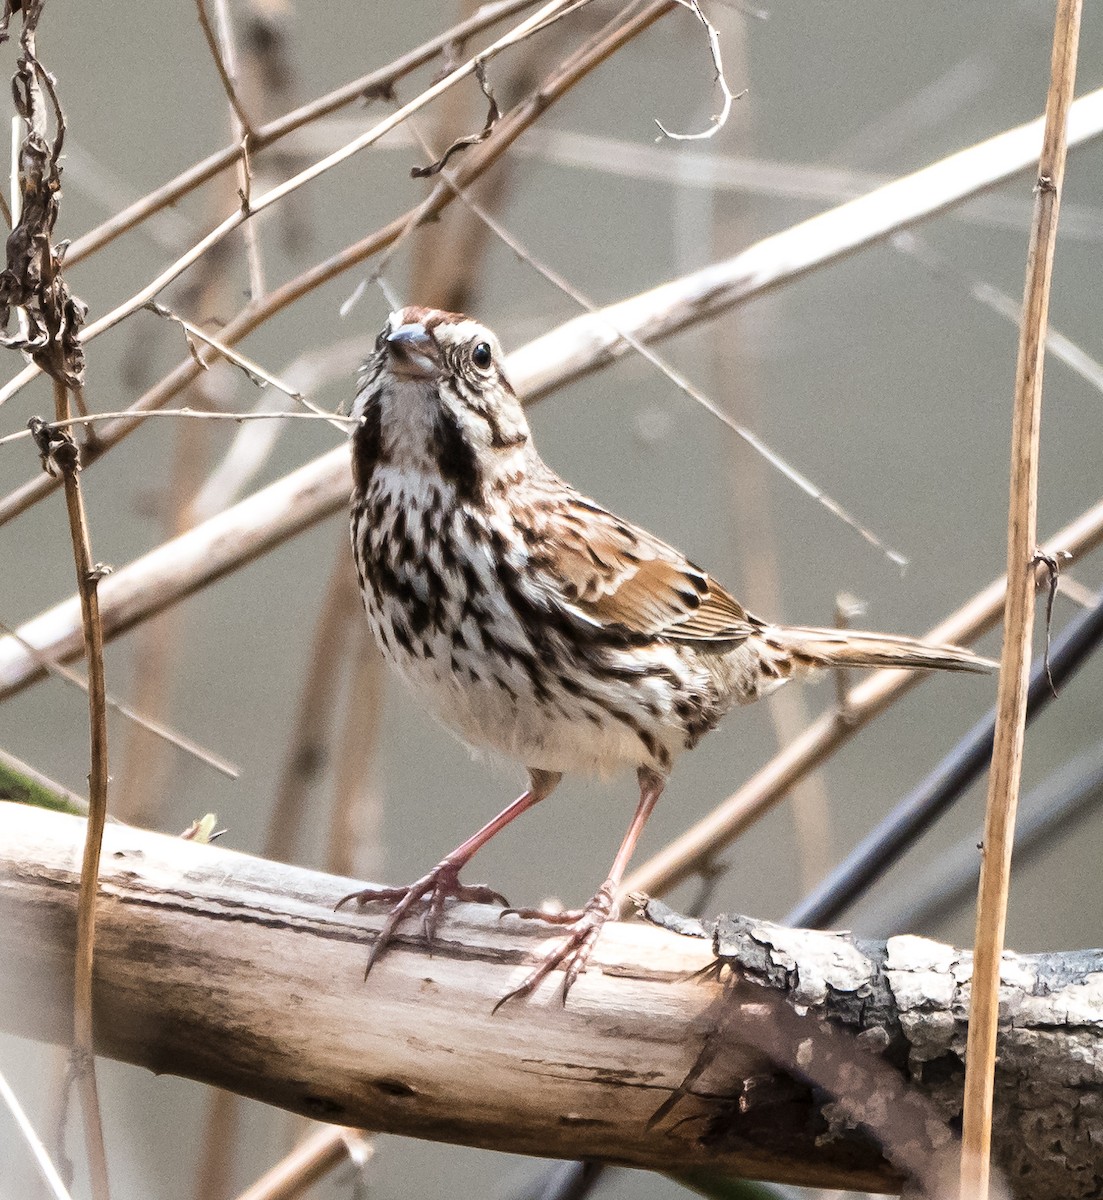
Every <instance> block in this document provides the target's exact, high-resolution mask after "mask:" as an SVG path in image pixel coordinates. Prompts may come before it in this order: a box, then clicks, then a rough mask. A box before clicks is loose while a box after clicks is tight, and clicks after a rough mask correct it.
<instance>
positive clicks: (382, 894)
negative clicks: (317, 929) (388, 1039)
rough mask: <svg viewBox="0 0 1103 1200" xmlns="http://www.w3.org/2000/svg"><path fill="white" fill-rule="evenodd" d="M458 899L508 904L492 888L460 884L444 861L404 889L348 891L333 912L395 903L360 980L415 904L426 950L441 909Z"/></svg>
mask: <svg viewBox="0 0 1103 1200" xmlns="http://www.w3.org/2000/svg"><path fill="white" fill-rule="evenodd" d="M450 898H451V899H454V900H458V901H460V902H462V903H467V904H495V903H496V904H503V905H504V904H508V903H509V902H508V901H507V900H506V898H505V897H504V896H503V895H501V894H500V893H498V892H496V891H494V889H493V888H489V887H486V886H485V885H484V884H480V883H476V884H462V883H460V880H459V867H457V866H455V865H454V864H453V863H451V862H448V861H447V860H445V861H444V862H441V863H438V864H437V865H436V866H435V867H434V868H433V869H432V870H431V871H430V872H429V873H428V874H427V875H423V876H422V877H421V878H420V879H418V880H417V881H415V882H414V883H411V884H410V885H409V886H408V887H375V886H373V887H366V888H364V889H363V890H362V891H359V892H350V893H349V894H348V895H347V896H344V897H342V898H341V899H340V900H338V902H337V903H336V905H334V911H337V910H338V909H340V908H342V907H343V906H344V905H346V904H349V903H350V902H352V901H355V902H356V903H357V904H359V905H364V904H372V903H374V902H378V901H384V902H386V901H396V903H395V905H394V907H393V908H392V909H391V911H390V912H389V913H388V914H387V919H386V921H384V922H383V928H382V929H380V931H379V933H378V935H377V936H376V939H375V942H374V943H373V944H372V948H371V952H370V953H369V954H368V962H367V965H366V966H365V968H364V978H365V979H367V977H368V975H369V974H370V972H371V969H372V967H373V966H375V964H376V962H377V960H378V959H379V958H380V956H381V955H382V954H383V951H384V950H386V948H387V946H388V945H389V944H390V942H391V941H392V939H393V938H394V934H395V930H396V929H397V928H398V926H399V924H400V922H401V921H402V920H403V918H404V917H406V916H407V914H408V913H409V912H410V911H411V910H412V909H414V908H415V907H416V906H417V905H419V904H423V905H424V906H425V912H424V913H423V914H422V918H421V932H422V935H423V936H424V938H425V941H426V942H427V943H428V945H429V948H430V951H431V950H432V947H433V939H434V937H435V936H436V932H437V926H438V925H439V924H440V919H441V917H442V916H443V915H444V906H445V903H446V901H447V900H448V899H450Z"/></svg>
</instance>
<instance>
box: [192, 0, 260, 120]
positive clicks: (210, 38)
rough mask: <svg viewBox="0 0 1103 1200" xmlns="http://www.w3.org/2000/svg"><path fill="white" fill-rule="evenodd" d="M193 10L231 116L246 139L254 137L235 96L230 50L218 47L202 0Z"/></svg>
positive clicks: (237, 97)
mask: <svg viewBox="0 0 1103 1200" xmlns="http://www.w3.org/2000/svg"><path fill="white" fill-rule="evenodd" d="M195 8H196V16H198V18H199V28H200V29H202V30H203V36H204V37H205V38H206V39H207V46H208V48H209V49H210V52H211V58H213V59H214V65H215V70H216V71H218V78H219V79H220V80H221V81H222V90H223V91H224V92H225V93H226V99H227V100H229V102H230V108H231V109H232V110H233V114H234V116H235V117H236V118H237V121H238V124H239V125H240V126H241V133H243V134H244V136H245V138H246V139H249V138H251V137H253V136H254V130H253V123H252V121H250V120H249V114H248V113H247V112H246V111H245V108H244V106H243V105H242V103H241V97H240V96H238V94H237V85H236V83H235V82H234V78H233V74H234V72H233V69H232V63H231V59H232V54H233V51H232V48H231V47H229V46H228V45H225V46H219V44H218V37H217V35H216V34H215V31H214V28H213V26H212V25H211V22H210V18H209V17H208V16H207V5H206V3H205V2H204V0H195Z"/></svg>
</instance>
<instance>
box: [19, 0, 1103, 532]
mask: <svg viewBox="0 0 1103 1200" xmlns="http://www.w3.org/2000/svg"><path fill="white" fill-rule="evenodd" d="M676 2H677V0H653V2H652V3H651V4H649V5H648V6H647V7H646V8H645V9H644V10H643V11H642V12H640V13H639V14H638V15H637V16H634V17H630V18H628V19H627V20H625V21H624V22H623V23H620V21H619V19H615V20H614V21H611V22H610V23H609V24H608V25H606V26H605V27H604V28H603V30H602V31H601V32H600V33H599V34H598V35H596V36H595V37H594V38H592V39H590V40H589V41H588V42H587V43H586V44H585V45H583V46H582V47H581V48H580V49H579V50H577V51H575V53H574V54H572V55H571V56H570V58H568V59H567V60H566V61H565V62H564V63H562V64H561V65H560V66H559V67H557V68H556V69H555V70H553V71H552V72H551V74H550V75H549V76H548V77H547V78H546V79H545V80H544V82H543V83H542V84H541V85H540V87H538V88H537V89H536V90H535V91H534V92H533V93H532V95H530V96H528V97H527V98H526V99H524V100H522V101H521V102H520V103H519V104H517V105H516V106H515V107H514V108H513V110H512V111H511V112H510V113H508V114H507V115H506V116H505V117H503V119H502V120H501V121H500V122H499V124H498V125H497V126H496V127H495V130H494V133H493V134H492V135H491V136H490V138H489V139H488V140H487V141H486V142H485V143H484V144H483V145H482V146H479V147H477V148H476V149H475V150H473V151H472V152H471V153H470V155H469V156H468V157H467V158H466V159H463V160H461V165H460V166H459V167H458V168H457V171H456V179H457V180H459V181H460V182H461V183H463V184H467V183H470V182H471V181H472V180H474V179H476V178H478V177H479V176H480V175H481V174H482V173H483V172H484V171H486V170H487V169H489V167H491V166H492V165H493V164H494V163H495V162H496V161H497V160H498V158H499V157H500V156H501V155H502V154H504V153H505V151H506V150H507V149H508V148H509V147H510V146H511V145H512V143H513V142H514V141H515V140H516V139H517V138H518V137H519V136H520V135H521V134H522V133H523V132H524V131H525V130H526V129H527V128H529V126H531V125H532V124H533V122H535V121H536V120H537V119H538V118H539V117H540V116H541V115H542V114H543V113H544V112H546V111H547V109H548V108H550V107H551V106H552V105H553V104H554V103H555V102H556V101H557V100H559V99H561V98H562V97H563V96H564V95H565V94H566V93H567V92H569V91H570V89H571V88H572V87H574V86H575V84H577V83H578V82H580V81H581V80H582V79H583V78H585V76H586V75H588V74H589V73H590V71H592V70H595V69H596V68H597V67H599V66H600V65H601V64H602V63H603V62H605V61H606V59H608V58H609V57H610V56H611V55H613V54H614V53H615V52H616V51H617V50H619V49H620V48H621V47H622V46H623V45H625V44H626V43H627V42H629V41H631V40H632V38H634V37H636V36H637V35H638V34H640V33H642V32H643V31H644V30H645V29H647V28H649V27H650V26H651V25H652V24H654V22H655V21H657V20H658V19H659V18H660V17H661V16H663V15H664V14H665V13H667V12H669V11H670V9H671V8H673V7H674V6H675V4H676ZM1101 124H1103V122H1101ZM452 199H453V192H452V188H451V186H450V185H447V184H444V183H441V184H438V186H437V187H436V188H435V189H434V190H433V192H432V193H431V194H430V196H429V197H428V199H427V200H425V201H424V202H423V203H422V204H420V205H418V206H416V207H415V208H414V209H413V210H411V211H410V212H408V213H406V214H404V215H403V216H401V217H398V218H396V219H395V220H393V221H391V222H390V224H389V225H386V226H384V227H383V228H382V229H378V230H376V231H375V232H374V233H371V234H369V235H368V236H367V237H365V238H362V239H361V240H360V241H358V242H354V243H353V244H352V245H351V246H347V247H346V248H345V249H344V250H341V251H339V252H338V253H337V254H335V255H333V256H332V257H330V258H328V259H326V260H324V261H323V262H321V263H318V264H317V265H316V266H314V267H312V268H311V269H310V270H308V271H305V272H303V274H301V275H299V276H297V277H296V278H294V279H291V280H289V281H288V282H287V283H285V284H284V285H283V286H282V287H279V288H277V289H275V290H274V291H272V292H270V293H269V294H268V295H267V296H265V297H264V299H263V301H261V302H260V303H258V304H253V305H250V306H249V307H247V308H246V309H244V310H243V311H242V312H241V313H239V314H238V316H237V317H235V318H234V319H233V320H232V321H230V322H229V323H228V324H227V325H226V326H225V327H224V328H223V329H222V330H221V337H220V339H219V340H220V341H221V343H222V344H223V345H226V346H232V345H235V344H236V343H237V342H239V341H240V340H241V339H242V338H244V337H245V336H247V335H248V334H249V333H252V332H253V330H254V329H256V328H257V327H258V326H260V325H261V324H263V323H264V321H266V320H267V319H268V318H269V317H271V316H274V315H275V314H276V313H278V312H280V311H282V310H283V309H284V308H286V307H288V306H289V305H290V304H293V303H294V302H295V301H296V300H299V299H301V298H302V297H303V296H305V295H307V294H308V293H310V292H312V291H314V290H315V289H316V288H318V287H321V286H322V285H323V284H325V283H328V282H329V281H330V280H331V279H333V278H334V277H335V276H337V275H340V274H342V273H343V272H344V271H347V270H348V269H349V268H351V267H354V266H356V265H358V264H359V263H361V262H363V261H364V260H365V259H367V258H370V257H372V255H374V254H377V253H379V251H381V250H383V249H385V248H386V247H388V246H390V245H391V244H392V243H393V242H395V241H396V240H397V239H398V238H400V237H402V236H404V235H405V234H406V233H407V232H408V231H409V230H410V229H411V228H412V226H413V224H414V223H415V221H417V220H428V219H431V218H433V217H435V216H436V215H437V214H438V213H440V212H441V211H442V210H443V209H444V208H446V207H447V206H448V205H449V204H450V203H451V202H452ZM201 369H202V368H201V367H200V366H199V365H198V364H197V363H196V362H195V361H194V360H193V359H190V358H189V359H188V361H186V362H184V363H181V364H180V365H179V366H178V367H176V368H175V370H173V371H172V372H170V374H169V375H167V376H166V377H165V378H164V379H162V380H161V382H160V383H158V384H157V385H156V386H154V387H153V388H151V389H150V390H149V391H148V392H146V393H145V394H144V395H143V396H142V397H140V398H139V399H138V400H137V401H136V403H135V404H134V405H132V406H131V410H130V411H131V412H132V413H133V414H134V415H133V416H131V417H129V418H128V419H127V420H125V421H120V422H119V423H118V425H112V426H109V427H108V428H107V429H105V430H101V431H100V433H99V436H98V438H97V441H96V444H95V447H94V448H86V453H85V466H87V465H88V464H89V463H90V462H94V461H96V460H97V459H98V458H99V457H100V456H101V455H102V454H104V453H105V452H106V451H107V450H109V449H111V448H112V447H113V446H115V445H117V444H118V443H119V442H120V441H122V439H123V438H125V437H126V436H127V435H128V434H129V433H131V432H132V431H133V430H134V429H136V428H137V427H138V426H139V425H141V423H142V420H143V419H144V416H143V414H148V413H149V412H150V411H151V410H154V409H157V408H160V407H162V406H163V405H164V404H166V403H167V402H168V401H169V400H170V399H172V397H173V396H176V395H177V394H178V393H179V392H180V391H181V390H182V389H183V388H185V387H186V386H187V385H188V384H189V383H190V382H191V381H192V380H193V379H195V377H196V376H197V375H198V373H199V371H200V370H201ZM24 377H26V379H29V378H31V376H27V375H26V372H23V373H21V374H20V375H18V376H16V378H15V379H14V380H13V381H12V383H11V384H10V385H9V386H14V385H15V384H17V383H19V385H20V386H22V384H21V383H20V381H21V380H24ZM56 486H57V484H56V482H55V481H53V480H50V479H48V478H46V477H44V476H42V475H41V474H40V475H39V476H37V477H35V478H34V479H32V480H30V481H29V482H28V483H26V484H24V485H23V486H22V487H19V488H17V489H16V490H15V491H14V492H12V493H10V494H9V495H8V496H7V497H5V499H4V500H3V501H0V525H4V524H6V523H7V522H8V521H10V520H12V519H13V518H14V517H16V516H18V515H19V514H20V513H23V512H25V511H26V510H27V509H28V508H30V507H31V506H32V505H34V504H36V503H37V502H38V501H39V500H41V499H42V498H43V497H44V496H47V495H49V494H50V492H52V491H53V490H54V488H55V487H56Z"/></svg>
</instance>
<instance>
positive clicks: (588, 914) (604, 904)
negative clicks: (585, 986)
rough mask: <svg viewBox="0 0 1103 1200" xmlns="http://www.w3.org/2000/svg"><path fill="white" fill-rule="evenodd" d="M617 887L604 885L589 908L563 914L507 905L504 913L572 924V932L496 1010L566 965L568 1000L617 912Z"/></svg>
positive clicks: (564, 997) (506, 996)
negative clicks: (604, 930)
mask: <svg viewBox="0 0 1103 1200" xmlns="http://www.w3.org/2000/svg"><path fill="white" fill-rule="evenodd" d="M613 895H614V889H613V887H612V885H611V884H610V883H608V882H606V883H604V884H602V886H601V888H600V889H599V890H598V893H597V895H596V896H594V898H593V899H592V900H591V901H590V902H589V904H587V905H586V907H585V908H581V909H572V910H570V911H568V912H562V913H546V912H544V911H543V910H541V909H539V908H505V909H503V910H502V912H501V914H500V915H501V916H503V917H505V916H514V917H523V918H524V919H525V920H529V921H546V922H548V923H549V924H552V925H568V926H570V927H571V928H570V931H569V932H568V933H567V935H566V936H565V937H564V938H563V940H562V941H561V942H560V943H559V945H558V946H556V947H555V948H554V949H553V950H551V951H550V952H549V953H548V955H547V956H546V957H545V959H544V961H543V962H542V963H541V964H540V965H539V966H538V967H537V968H536V970H535V971H533V972H532V974H531V975H530V976H529V977H528V978H527V979H526V980H525V981H524V983H522V984H521V986H520V987H518V988H514V989H513V991H512V992H508V993H507V994H506V995H504V996H503V997H502V998H501V1000H499V1001H498V1003H497V1004H495V1005H494V1011H495V1012H497V1011H498V1009H500V1008H501V1007H502V1005H503V1004H505V1002H506V1001H507V1000H513V999H514V998H515V997H520V996H529V995H531V994H532V993H533V992H534V991H536V989H537V988H538V987H539V986H540V983H541V982H542V981H543V980H544V979H546V978H547V977H548V976H549V975H550V974H551V973H552V971H554V970H555V969H556V968H557V967H559V966H562V967H563V969H564V972H565V974H564V976H563V989H562V991H561V993H560V996H561V998H562V1001H563V1003H564V1004H566V1003H567V993H568V992H569V991H570V990H571V988H572V987H573V986H574V981H575V980H576V979H577V978H578V977H579V975H581V974H582V972H583V971H584V970H585V969H586V962H587V960H588V959H589V957H590V953H591V951H592V950H593V948H594V944H595V943H596V942H597V939H598V935H599V934H600V933H601V930H602V928H603V927H604V925H605V922H606V921H608V920H609V918H610V916H611V915H612V913H613Z"/></svg>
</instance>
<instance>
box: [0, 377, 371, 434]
mask: <svg viewBox="0 0 1103 1200" xmlns="http://www.w3.org/2000/svg"><path fill="white" fill-rule="evenodd" d="M281 390H282V389H281ZM299 398H300V399H301V397H299ZM133 415H134V410H133V409H123V410H121V411H119V412H105V413H87V414H86V415H85V416H83V417H66V418H65V420H64V421H47V422H43V427H44V428H46V429H68V428H71V427H72V426H73V425H94V424H95V423H96V422H97V421H121V420H122V419H123V418H124V417H131V416H133ZM146 417H181V418H186V419H187V420H192V421H233V422H234V423H235V424H237V425H240V424H242V423H243V422H245V421H325V422H326V424H327V425H332V426H334V427H335V428H337V429H342V430H348V429H351V428H352V426H353V424H354V422H353V420H352V418H351V417H339V416H337V415H336V414H334V413H327V412H324V411H321V410H318V411H311V412H284V411H280V412H210V411H209V410H208V409H202V408H159V409H155V410H154V411H153V412H147V413H143V414H142V419H143V420H144V419H145V418H146ZM33 437H34V433H33V431H32V430H30V429H19V430H17V431H16V432H15V433H7V434H5V435H4V436H3V437H2V438H0V446H6V445H9V444H10V443H12V442H22V441H25V440H26V439H27V438H33Z"/></svg>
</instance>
